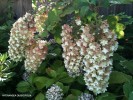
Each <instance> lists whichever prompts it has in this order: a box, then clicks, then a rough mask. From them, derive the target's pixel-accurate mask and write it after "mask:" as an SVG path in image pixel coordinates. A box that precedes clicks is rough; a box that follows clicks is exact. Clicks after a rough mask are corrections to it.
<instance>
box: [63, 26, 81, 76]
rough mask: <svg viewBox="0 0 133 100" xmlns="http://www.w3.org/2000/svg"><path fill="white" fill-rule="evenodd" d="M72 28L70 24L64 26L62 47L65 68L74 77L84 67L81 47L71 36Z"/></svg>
mask: <svg viewBox="0 0 133 100" xmlns="http://www.w3.org/2000/svg"><path fill="white" fill-rule="evenodd" d="M71 34H72V28H71V27H70V26H69V25H66V24H65V25H64V26H62V33H61V36H62V48H63V54H62V56H63V58H64V63H65V68H66V69H67V71H68V74H69V75H70V76H72V77H75V76H79V75H80V68H81V67H82V64H81V61H82V57H81V56H80V52H79V47H78V46H77V45H76V42H75V41H74V39H73V38H72V36H71Z"/></svg>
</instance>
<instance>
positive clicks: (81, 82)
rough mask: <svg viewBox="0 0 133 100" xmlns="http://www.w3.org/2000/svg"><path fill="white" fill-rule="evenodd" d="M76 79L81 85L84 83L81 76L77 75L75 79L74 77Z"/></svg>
mask: <svg viewBox="0 0 133 100" xmlns="http://www.w3.org/2000/svg"><path fill="white" fill-rule="evenodd" d="M76 81H77V82H78V83H80V84H81V85H85V81H84V78H83V76H78V77H77V79H76Z"/></svg>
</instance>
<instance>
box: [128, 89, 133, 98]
mask: <svg viewBox="0 0 133 100" xmlns="http://www.w3.org/2000/svg"><path fill="white" fill-rule="evenodd" d="M128 100H133V91H132V92H131V93H130V94H129V98H128Z"/></svg>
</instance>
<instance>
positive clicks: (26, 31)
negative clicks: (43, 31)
mask: <svg viewBox="0 0 133 100" xmlns="http://www.w3.org/2000/svg"><path fill="white" fill-rule="evenodd" d="M36 29H37V27H36V25H35V21H34V17H33V15H31V14H29V13H26V14H25V15H24V17H21V18H19V19H18V20H17V21H16V22H15V23H14V25H13V28H12V29H11V35H10V40H9V50H8V54H9V57H10V58H11V59H12V60H13V61H16V62H17V61H22V59H23V58H25V63H24V67H25V69H26V71H27V72H36V70H37V68H38V66H40V64H41V62H42V60H44V59H45V57H46V54H47V42H46V41H43V40H35V39H34V33H35V32H36Z"/></svg>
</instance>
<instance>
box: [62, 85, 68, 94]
mask: <svg viewBox="0 0 133 100" xmlns="http://www.w3.org/2000/svg"><path fill="white" fill-rule="evenodd" d="M68 90H69V86H64V88H63V93H64V94H65V93H67V92H68Z"/></svg>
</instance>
